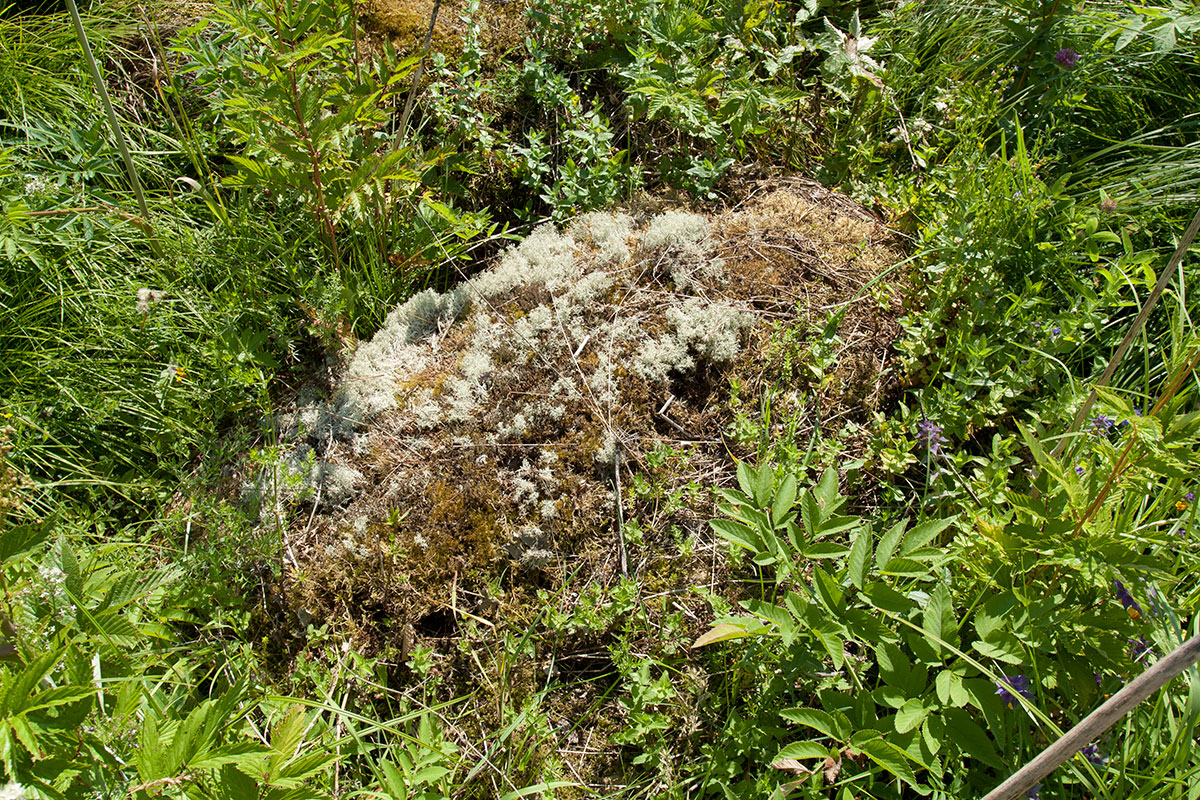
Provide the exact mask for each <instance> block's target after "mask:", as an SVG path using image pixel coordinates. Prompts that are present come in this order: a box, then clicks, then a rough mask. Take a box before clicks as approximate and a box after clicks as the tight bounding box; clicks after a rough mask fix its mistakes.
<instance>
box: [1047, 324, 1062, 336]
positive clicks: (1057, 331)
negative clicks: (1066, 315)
mask: <svg viewBox="0 0 1200 800" xmlns="http://www.w3.org/2000/svg"><path fill="white" fill-rule="evenodd" d="M1061 333H1062V328H1060V327H1058V326H1057V325H1055V326H1054V327H1053V328H1051V329H1050V338H1051V339H1057V338H1058V337H1059V335H1060V334H1061Z"/></svg>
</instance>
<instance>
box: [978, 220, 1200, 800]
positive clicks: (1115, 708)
mask: <svg viewBox="0 0 1200 800" xmlns="http://www.w3.org/2000/svg"><path fill="white" fill-rule="evenodd" d="M1198 218H1200V217H1198ZM1197 660H1200V636H1193V637H1192V638H1191V639H1188V640H1187V641H1186V642H1184V643H1183V644H1181V645H1180V646H1179V647H1177V648H1175V650H1174V651H1173V652H1172V653H1171V654H1170V655H1168V656H1166V657H1165V658H1163V659H1161V660H1160V661H1158V662H1157V663H1155V664H1154V666H1152V667H1150V668H1149V669H1148V670H1146V671H1145V672H1143V673H1142V674H1141V675H1139V676H1137V677H1136V678H1134V679H1133V681H1132V682H1130V683H1129V684H1128V685H1127V686H1125V688H1124V689H1122V690H1121V691H1119V692H1117V693H1116V694H1114V695H1113V696H1112V697H1111V698H1109V699H1108V701H1107V702H1105V703H1104V704H1103V705H1102V706H1100V707H1099V708H1097V709H1096V710H1095V711H1093V712H1092V713H1091V714H1088V715H1087V717H1085V718H1084V719H1083V721H1082V722H1080V723H1079V724H1078V725H1076V726H1075V727H1074V728H1072V729H1071V730H1069V731H1067V732H1066V733H1065V734H1063V736H1062V738H1061V739H1059V740H1058V741H1057V742H1055V743H1054V744H1052V745H1050V746H1049V747H1047V748H1046V749H1045V750H1043V751H1042V752H1041V753H1040V754H1039V755H1038V756H1037V757H1036V758H1034V759H1033V760H1032V761H1030V762H1029V763H1028V764H1026V765H1025V766H1023V767H1021V768H1020V769H1019V770H1017V771H1016V773H1015V774H1013V776H1012V777H1011V778H1009V779H1008V780H1006V781H1005V782H1004V783H1002V784H1000V785H999V786H997V787H996V788H995V789H993V790H992V791H991V792H989V793H988V794H987V795H986V796H985V797H984V798H983V800H1012V798H1015V797H1020V796H1021V795H1022V794H1024V793H1025V792H1026V791H1027V790H1029V789H1031V788H1032V787H1033V786H1034V785H1035V784H1037V783H1038V781H1040V780H1041V779H1042V778H1045V777H1046V776H1047V775H1049V774H1050V773H1051V772H1053V771H1054V770H1056V769H1058V767H1059V766H1061V765H1062V764H1063V763H1064V762H1065V761H1067V760H1068V759H1069V758H1071V756H1073V755H1075V753H1078V752H1079V751H1080V749H1082V748H1083V747H1084V746H1085V745H1087V744H1088V743H1089V742H1091V741H1093V740H1094V739H1096V738H1097V737H1098V736H1100V735H1101V734H1102V733H1104V732H1105V731H1107V730H1108V729H1109V728H1111V727H1112V726H1113V725H1115V724H1116V723H1117V722H1119V721H1120V719H1121V718H1122V717H1124V716H1125V715H1126V714H1128V713H1129V712H1130V711H1132V710H1133V709H1134V707H1136V706H1137V705H1138V704H1139V703H1141V702H1142V701H1143V700H1145V699H1146V698H1148V697H1150V696H1151V695H1152V694H1154V693H1155V692H1157V691H1158V690H1159V689H1161V688H1162V687H1164V686H1166V685H1167V683H1168V682H1170V681H1171V679H1172V678H1174V677H1176V676H1177V675H1179V674H1180V673H1182V672H1183V671H1184V670H1186V669H1187V668H1188V667H1190V666H1192V665H1193V664H1195V663H1196V661H1197Z"/></svg>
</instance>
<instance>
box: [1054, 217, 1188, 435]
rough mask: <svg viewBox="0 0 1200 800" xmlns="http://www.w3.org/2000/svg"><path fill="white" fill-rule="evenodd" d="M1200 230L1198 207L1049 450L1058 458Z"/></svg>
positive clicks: (1139, 330)
mask: <svg viewBox="0 0 1200 800" xmlns="http://www.w3.org/2000/svg"><path fill="white" fill-rule="evenodd" d="M1197 231H1200V209H1196V215H1195V216H1194V217H1192V222H1191V224H1190V225H1188V227H1187V230H1186V231H1185V232H1184V234H1183V238H1182V239H1180V240H1179V246H1178V247H1176V248H1175V254H1174V255H1173V256H1171V261H1170V262H1169V263H1168V264H1167V268H1166V269H1165V270H1163V273H1162V274H1161V275H1159V276H1158V282H1157V283H1155V284H1154V291H1152V292H1151V293H1150V297H1149V298H1148V299H1147V300H1146V303H1145V305H1143V306H1142V310H1141V312H1140V313H1139V314H1138V315H1137V317H1135V318H1134V320H1133V325H1131V326H1130V327H1129V332H1128V333H1126V334H1125V338H1124V339H1122V340H1121V344H1120V345H1118V346H1117V352H1116V353H1114V354H1113V357H1112V359H1111V360H1110V361H1109V362H1108V367H1107V368H1106V369H1105V370H1104V374H1103V375H1101V376H1100V380H1098V381H1096V385H1095V386H1094V387H1093V388H1092V391H1091V394H1089V395H1088V397H1087V400H1084V401H1083V405H1082V406H1080V407H1079V411H1078V413H1076V414H1075V419H1074V421H1073V422H1072V423H1071V427H1070V428H1068V429H1067V431H1066V433H1065V434H1064V435H1063V438H1062V439H1060V440H1059V442H1058V445H1057V446H1055V448H1054V450H1052V451H1051V452H1050V455H1051V457H1053V458H1057V457H1058V456H1059V455H1060V454H1061V453H1062V451H1063V449H1064V448H1066V446H1067V443H1068V441H1069V440H1070V436H1071V434H1072V433H1074V432H1076V431H1078V430H1079V426H1080V425H1082V424H1083V421H1084V419H1086V418H1087V415H1088V413H1089V412H1090V411H1091V410H1092V406H1093V405H1094V404H1095V402H1096V398H1097V397H1099V393H1098V391H1097V390H1098V389H1099V388H1100V387H1102V386H1107V385H1108V382H1109V381H1110V380H1112V376H1113V373H1115V372H1116V371H1117V366H1118V365H1120V363H1121V360H1122V359H1124V358H1125V354H1126V353H1127V352H1129V348H1130V347H1131V346H1132V345H1133V340H1134V339H1136V338H1137V336H1138V334H1140V333H1141V332H1142V327H1143V326H1145V324H1146V320H1148V319H1149V318H1150V312H1152V311H1153V310H1154V306H1155V305H1156V304H1157V303H1158V300H1159V298H1160V297H1162V295H1163V292H1165V291H1166V290H1167V287H1168V286H1169V285H1170V284H1171V279H1172V278H1174V277H1175V272H1176V271H1177V270H1178V269H1179V264H1180V262H1181V261H1183V257H1184V255H1186V254H1187V250H1188V248H1189V247H1191V245H1192V240H1193V239H1195V238H1196V232H1197Z"/></svg>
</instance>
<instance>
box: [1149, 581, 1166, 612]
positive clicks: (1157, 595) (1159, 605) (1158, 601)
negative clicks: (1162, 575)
mask: <svg viewBox="0 0 1200 800" xmlns="http://www.w3.org/2000/svg"><path fill="white" fill-rule="evenodd" d="M1146 600H1147V601H1148V602H1149V604H1150V613H1151V614H1153V615H1154V616H1156V617H1163V616H1166V614H1167V601H1166V599H1165V598H1164V597H1163V596H1162V593H1161V592H1159V591H1158V587H1156V586H1148V587H1146Z"/></svg>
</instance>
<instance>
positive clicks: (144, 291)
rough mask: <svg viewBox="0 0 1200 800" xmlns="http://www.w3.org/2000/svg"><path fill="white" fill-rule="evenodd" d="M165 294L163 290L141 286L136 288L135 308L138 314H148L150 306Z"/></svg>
mask: <svg viewBox="0 0 1200 800" xmlns="http://www.w3.org/2000/svg"><path fill="white" fill-rule="evenodd" d="M165 296H166V293H165V292H160V291H156V290H154V289H148V288H146V287H145V286H143V287H142V288H141V289H138V290H137V310H138V313H139V314H149V313H150V306H152V305H154V304H155V303H157V302H159V301H160V300H162V299H163V297H165Z"/></svg>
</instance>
